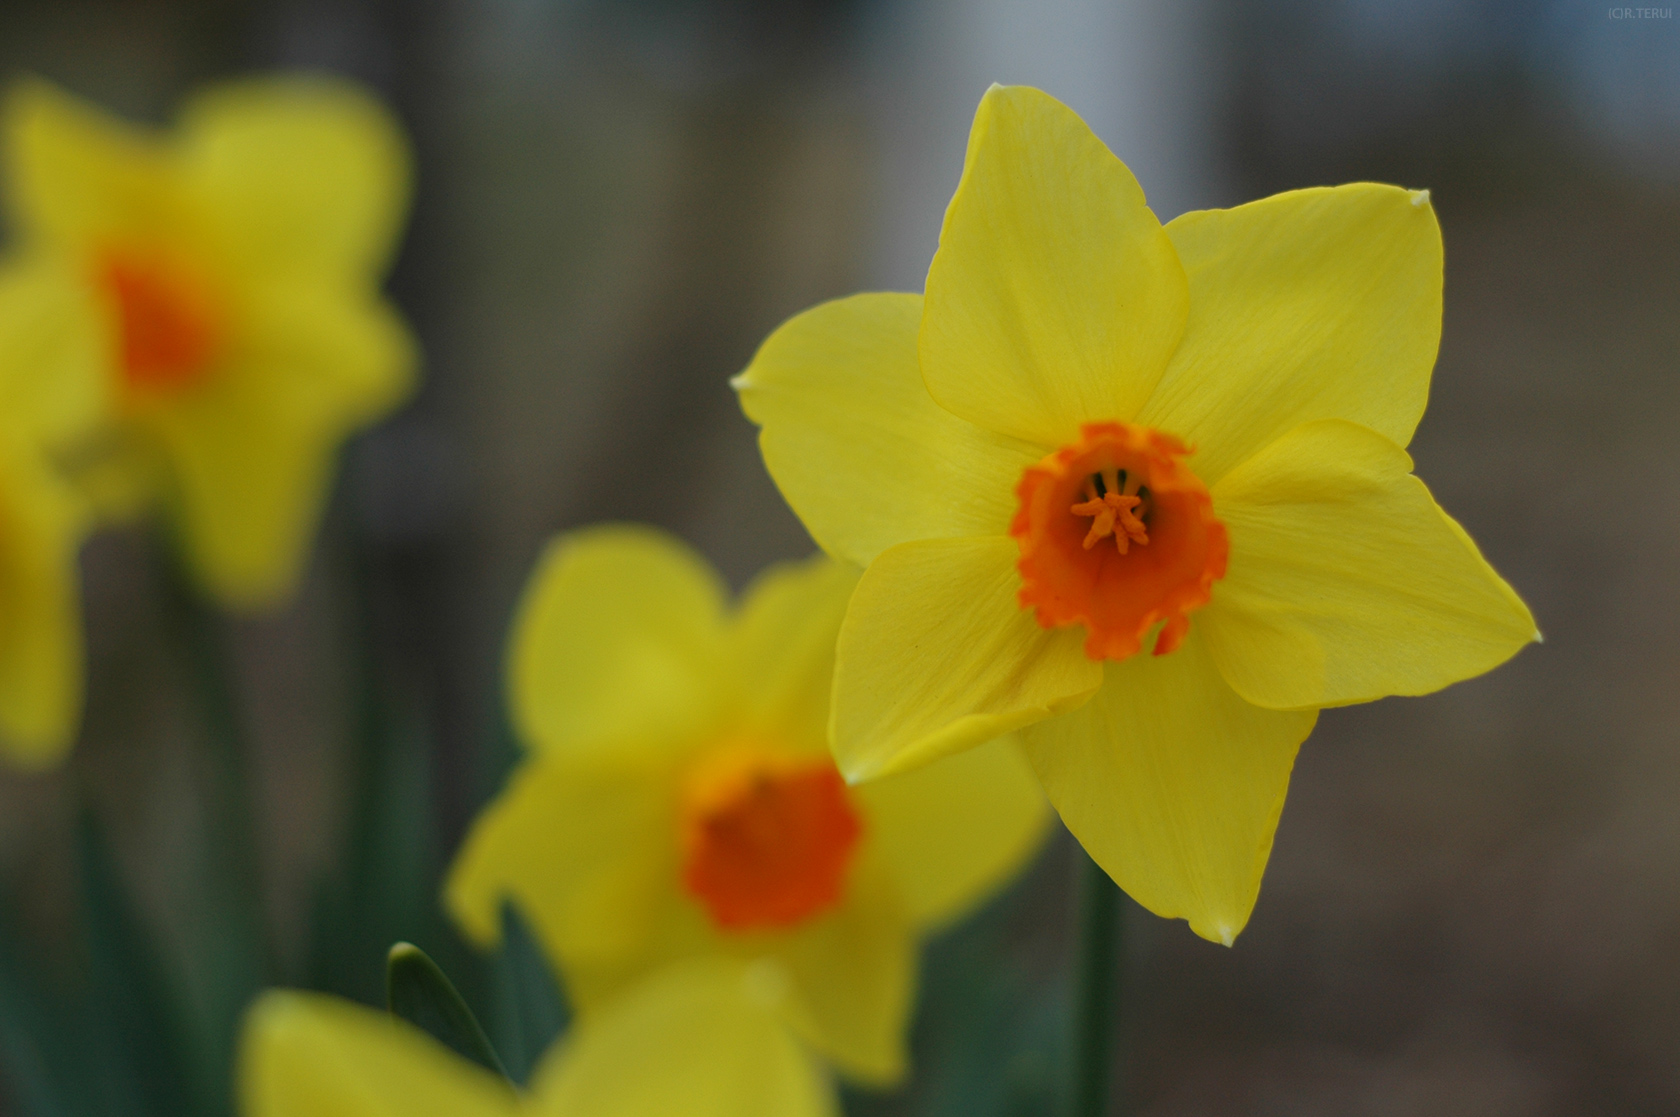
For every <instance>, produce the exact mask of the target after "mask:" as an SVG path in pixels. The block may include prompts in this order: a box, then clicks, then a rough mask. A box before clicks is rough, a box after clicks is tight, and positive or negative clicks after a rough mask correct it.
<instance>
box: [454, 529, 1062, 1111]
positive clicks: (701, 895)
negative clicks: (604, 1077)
mask: <svg viewBox="0 0 1680 1117" xmlns="http://www.w3.org/2000/svg"><path fill="white" fill-rule="evenodd" d="M856 581H857V573H856V571H855V570H854V569H853V568H851V567H849V566H847V565H846V564H844V563H839V562H834V561H832V560H829V559H818V560H815V561H811V562H807V563H804V564H797V565H790V566H783V567H778V568H774V569H772V570H771V571H769V572H767V573H766V574H764V575H762V576H761V577H760V578H759V579H758V580H757V581H756V582H755V583H754V585H753V586H752V587H751V588H750V589H749V590H748V592H747V593H746V595H745V596H744V598H743V599H742V601H741V602H740V604H739V605H738V606H736V607H734V608H731V607H730V606H729V604H728V601H727V597H726V595H725V592H724V589H723V587H722V586H721V585H720V583H719V581H718V577H717V575H716V574H715V573H713V572H712V571H711V570H710V569H709V568H708V567H707V566H706V565H705V564H704V563H703V562H701V561H700V560H699V559H698V558H696V557H695V556H694V555H693V554H692V553H691V552H689V551H688V550H687V549H686V548H684V547H682V546H681V545H679V544H678V543H676V542H675V541H673V540H671V539H669V538H668V537H666V536H663V535H661V534H659V533H657V532H654V531H652V530H650V529H644V528H634V527H603V528H597V529H592V530H588V531H584V532H579V533H576V534H573V535H569V536H564V537H562V538H561V539H560V540H559V541H557V542H556V543H555V544H554V545H553V547H552V548H551V549H550V551H549V552H548V554H547V556H546V557H545V558H544V559H543V560H542V563H541V565H540V567H539V569H538V570H537V572H536V574H535V575H534V577H533V579H532V582H531V585H530V588H529V589H528V591H527V593H526V597H525V600H524V603H523V604H522V605H521V607H520V611H519V617H518V620H517V622H516V627H515V631H514V636H513V641H512V651H511V663H510V673H511V691H512V696H511V697H512V707H513V712H514V716H515V722H516V727H517V730H518V732H519V736H520V738H521V739H522V741H523V742H524V744H525V745H526V748H527V749H528V752H529V758H528V759H527V760H526V762H525V763H524V764H523V765H522V766H521V767H520V768H519V770H518V771H517V772H516V773H515V774H514V776H513V778H512V779H511V781H510V783H509V785H508V787H507V788H506V790H504V791H503V792H502V794H501V796H500V797H499V798H498V799H497V800H496V801H495V802H494V803H492V804H491V806H490V807H489V808H488V809H487V810H486V812H485V813H484V815H483V816H482V817H481V818H480V819H479V820H478V822H477V823H476V825H475V826H474V828H473V830H472V832H471V834H470V835H469V837H468V839H467V842H466V844H465V846H464V847H463V849H462V851H461V853H460V854H459V856H458V858H457V860H456V863H455V865H454V866H453V868H452V870H451V872H450V875H449V878H448V881H447V884H446V891H445V900H446V903H447V906H448V908H449V910H450V911H451V912H452V913H453V915H454V917H455V919H456V920H457V922H458V923H459V924H460V925H461V926H462V927H463V928H464V929H465V931H466V933H467V934H468V935H469V936H470V937H471V938H472V939H474V940H476V941H477V942H479V943H482V944H486V945H488V944H490V943H493V942H494V941H495V939H496V937H497V935H498V933H499V926H500V923H499V914H500V911H501V906H502V904H503V903H504V902H505V901H506V900H509V899H511V900H512V901H513V902H515V903H516V904H517V905H518V906H519V908H520V909H521V910H522V911H523V913H524V914H525V915H526V916H527V917H528V918H529V919H530V920H531V922H532V925H533V926H534V928H535V930H536V932H537V935H538V937H539V939H540V940H541V941H542V942H543V943H544V945H545V947H546V948H547V950H548V952H549V954H550V956H551V957H552V958H553V959H554V961H555V962H556V963H557V967H558V969H559V970H560V972H561V973H562V975H563V978H564V982H565V985H566V988H567V991H568V993H569V994H570V996H571V997H572V999H573V1001H574V1003H575V1004H577V1005H578V1006H579V1007H580V1009H581V1011H582V1012H583V1014H584V1015H585V1017H587V1016H588V1015H589V1014H590V1013H592V1012H594V1011H596V1009H597V1007H598V1006H599V1005H601V1004H602V1003H604V1002H605V1001H607V1000H608V999H609V998H610V997H611V996H612V995H613V994H614V993H616V992H617V991H618V990H619V989H620V988H622V987H623V986H624V985H625V984H626V983H627V982H628V981H631V980H633V979H634V978H635V977H637V976H638V975H640V974H643V973H646V972H649V971H650V970H653V969H655V968H657V967H659V966H662V965H664V964H666V963H668V962H672V961H675V960H679V959H712V960H714V961H715V962H716V964H718V965H721V966H724V967H726V968H728V969H730V970H731V971H732V972H734V973H735V974H736V975H737V978H738V980H740V981H742V982H745V983H746V985H747V986H748V987H749V988H751V989H753V990H754V991H755V993H754V995H755V996H756V997H758V998H759V999H760V1000H761V1001H762V1002H763V1003H764V1004H766V1005H770V1006H773V1008H774V1010H775V1012H776V1014H777V1017H778V1019H780V1020H781V1021H783V1022H784V1024H785V1025H786V1027H787V1028H789V1029H791V1031H792V1033H793V1034H796V1035H798V1036H799V1037H801V1039H802V1040H803V1041H804V1042H805V1043H806V1044H808V1045H809V1046H810V1047H811V1048H812V1049H813V1050H814V1051H816V1052H817V1053H819V1054H820V1055H821V1056H823V1057H824V1058H825V1059H826V1060H827V1061H828V1062H830V1063H831V1064H833V1065H834V1066H835V1067H836V1068H837V1069H839V1070H840V1071H841V1072H843V1073H845V1074H847V1075H849V1076H851V1077H853V1078H855V1079H858V1080H861V1081H864V1082H868V1083H881V1084H885V1083H890V1082H893V1081H895V1080H896V1079H898V1078H899V1077H900V1076H901V1075H902V1074H903V1073H904V1069H905V1055H904V1033H905V1029H906V1024H907V1017H908V1013H909V1010H910V1007H911V999H912V994H913V989H914V981H915V969H916V949H917V942H918V938H919V936H920V935H922V934H923V933H924V932H926V931H927V930H928V929H930V928H932V927H936V926H938V925H940V924H943V923H946V922H948V921H949V920H951V919H953V918H955V917H956V916H958V915H960V914H961V913H962V912H964V911H965V910H967V909H969V908H970V907H972V906H973V905H974V904H976V903H977V902H979V901H980V900H981V899H983V898H984V897H985V896H987V895H988V894H989V893H991V892H992V891H994V890H995V889H996V888H997V887H999V886H1000V885H1001V884H1002V883H1003V882H1005V881H1006V880H1007V879H1008V878H1009V877H1010V876H1011V875H1012V874H1013V873H1014V872H1015V871H1016V870H1017V869H1018V868H1019V867H1020V866H1021V865H1022V864H1023V863H1024V861H1025V860H1026V859H1027V857H1028V856H1029V855H1030V854H1031V853H1032V852H1033V851H1034V850H1035V849H1036V848H1037V847H1038V845H1039V842H1040V840H1041V839H1042V836H1043V834H1044V832H1045V825H1046V822H1047V820H1048V817H1049V811H1048V808H1047V806H1046V804H1045V802H1044V797H1043V794H1042V793H1041V792H1040V791H1039V790H1038V788H1037V786H1036V785H1035V781H1034V778H1033V774H1032V771H1031V769H1030V768H1029V767H1028V766H1027V764H1026V761H1025V760H1024V759H1023V758H1022V757H1021V755H1020V753H1019V750H1018V748H1017V747H1016V745H1015V743H1014V742H1013V741H1010V740H1000V741H995V742H991V743H988V744H986V745H984V746H983V747H981V748H978V749H975V750H973V751H971V752H969V753H967V754H965V755H964V756H962V757H959V758H955V759H954V760H953V761H952V762H950V763H946V764H939V765H932V766H930V767H928V768H925V769H923V770H921V771H918V772H914V773H911V774H909V775H906V776H904V777H902V778H897V779H889V780H882V781H880V782H878V783H872V784H870V785H869V786H867V787H858V788H848V787H847V786H846V784H845V782H844V781H843V780H842V779H841V778H840V776H839V774H838V772H837V771H836V769H835V767H834V762H833V760H832V759H831V757H830V755H829V752H828V747H827V740H826V732H825V730H826V724H827V710H828V695H829V687H830V680H831V676H832V666H833V656H834V640H835V633H836V632H837V631H838V629H839V625H840V617H841V614H842V613H843V611H844V610H845V606H846V601H847V598H848V597H849V596H850V595H851V592H852V588H853V586H854V585H855V584H856ZM692 1027H693V1028H694V1029H695V1037H696V1041H697V1042H698V1040H699V1038H700V1037H701V1035H702V1031H703V1028H704V1024H703V1022H702V1021H701V1020H699V1019H698V1018H697V1019H696V1020H695V1021H694V1022H693V1024H692Z"/></svg>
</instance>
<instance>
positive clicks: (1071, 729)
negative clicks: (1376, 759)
mask: <svg viewBox="0 0 1680 1117" xmlns="http://www.w3.org/2000/svg"><path fill="white" fill-rule="evenodd" d="M1199 624H1200V616H1199V615H1198V619H1197V620H1196V621H1194V622H1192V624H1191V627H1190V635H1189V636H1188V637H1187V638H1186V639H1185V641H1184V643H1183V644H1182V645H1180V646H1179V648H1178V650H1177V651H1175V652H1173V653H1172V654H1171V655H1163V656H1151V655H1135V656H1133V657H1131V658H1130V659H1127V660H1123V661H1120V662H1118V663H1109V664H1108V665H1107V671H1106V675H1105V677H1104V679H1103V685H1102V689H1101V690H1099V691H1098V692H1097V695H1096V697H1095V698H1093V699H1091V701H1090V702H1088V703H1086V704H1085V705H1084V706H1081V707H1080V708H1079V709H1077V710H1075V711H1073V712H1072V713H1069V714H1064V715H1062V716H1061V717H1058V718H1053V719H1051V720H1049V721H1044V722H1040V723H1039V724H1038V725H1035V726H1032V727H1031V728H1029V729H1027V730H1026V731H1025V732H1024V734H1023V736H1024V738H1025V740H1026V743H1027V750H1026V751H1027V756H1028V759H1030V760H1031V761H1032V764H1033V767H1034V769H1036V770H1037V772H1038V777H1039V779H1040V780H1041V781H1043V783H1044V790H1045V792H1046V793H1047V794H1048V795H1049V796H1050V801H1051V802H1052V803H1053V804H1055V806H1056V809H1057V810H1058V811H1059V812H1061V816H1062V821H1063V822H1065V823H1066V824H1067V828H1068V829H1069V830H1071V831H1073V836H1074V837H1076V838H1078V839H1079V843H1080V844H1081V845H1083V846H1084V847H1085V849H1086V851H1087V852H1088V853H1090V855H1091V856H1092V858H1094V859H1095V860H1096V862H1097V864H1099V865H1101V866H1102V867H1103V869H1104V870H1105V871H1106V872H1107V873H1108V875H1109V876H1111V877H1113V878H1114V880H1115V882H1116V883H1117V884H1119V885H1120V887H1121V888H1123V889H1125V890H1126V892H1127V893H1128V894H1129V895H1130V896H1131V897H1132V898H1133V899H1135V900H1136V901H1137V902H1138V903H1140V904H1142V905H1143V906H1144V907H1146V908H1148V909H1149V910H1150V911H1152V912H1154V913H1155V914H1156V915H1159V916H1163V917H1165V918H1168V919H1186V920H1189V922H1190V929H1191V930H1193V931H1195V932H1196V933H1197V934H1198V935H1201V936H1202V937H1203V938H1205V939H1211V940H1212V941H1214V942H1222V943H1225V944H1226V945H1229V944H1230V943H1231V942H1233V941H1234V940H1235V939H1236V936H1237V934H1238V932H1240V931H1241V930H1242V929H1243V927H1244V926H1245V925H1246V924H1247V923H1248V916H1249V913H1250V912H1251V911H1252V910H1253V908H1254V901H1255V898H1256V897H1257V896H1258V895H1259V892H1260V877H1261V874H1262V873H1264V872H1265V869H1266V859H1267V858H1268V857H1269V856H1270V855H1271V851H1272V835H1273V833H1274V832H1275V831H1276V830H1277V823H1278V816H1279V814H1280V813H1281V812H1282V810H1283V798H1284V793H1285V792H1286V791H1287V790H1288V788H1289V771H1290V768H1291V766H1292V765H1293V764H1294V762H1295V751H1296V749H1297V748H1298V747H1299V746H1300V744H1301V742H1302V741H1304V740H1306V737H1307V734H1308V733H1310V732H1312V727H1313V722H1314V721H1316V720H1317V718H1318V712H1317V711H1316V710H1303V711H1276V710H1265V709H1261V708H1260V707H1259V706H1254V705H1251V704H1249V703H1248V702H1245V701H1244V700H1243V699H1242V698H1241V697H1240V696H1239V695H1238V694H1237V693H1236V692H1235V691H1233V690H1232V689H1231V688H1230V687H1229V686H1228V685H1226V683H1225V680H1224V679H1223V678H1222V677H1221V676H1220V674H1219V669H1218V668H1217V667H1215V666H1214V663H1213V658H1212V656H1211V655H1209V653H1208V650H1207V646H1206V642H1205V641H1204V640H1203V639H1201V637H1200V635H1199V633H1198V629H1197V625H1199Z"/></svg>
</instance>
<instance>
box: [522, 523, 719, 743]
mask: <svg viewBox="0 0 1680 1117" xmlns="http://www.w3.org/2000/svg"><path fill="white" fill-rule="evenodd" d="M723 610H724V588H723V585H722V583H721V582H720V581H719V580H718V576H717V574H716V573H715V572H714V571H713V570H712V569H711V567H710V566H708V565H707V564H706V563H705V561H704V560H702V559H701V558H700V557H699V556H698V555H696V554H695V553H694V552H693V551H691V550H689V549H688V548H687V547H686V546H684V545H683V544H682V543H680V542H678V541H677V540H676V539H674V538H672V537H671V536H669V535H666V534H664V533H663V532H659V531H655V530H653V529H652V528H644V527H633V526H629V525H612V526H606V527H596V528H589V529H587V530H584V531H579V532H573V533H571V534H569V535H563V536H561V537H560V538H559V539H557V540H555V541H554V542H553V543H551V544H550V545H549V548H548V551H547V553H546V554H545V555H544V556H543V558H542V560H541V562H539V563H538V565H537V570H536V573H534V574H533V575H532V576H531V581H530V583H529V584H528V585H527V587H526V590H525V598H524V600H523V601H522V602H521V603H520V606H519V612H518V616H517V618H516V619H515V621H514V630H513V638H512V642H511V650H510V653H509V672H510V674H511V677H512V683H511V687H512V695H511V699H512V705H513V714H514V722H515V725H516V727H517V729H518V731H519V735H520V738H521V740H522V741H523V742H524V744H525V746H526V747H527V748H531V749H536V750H541V751H546V752H551V753H555V754H557V755H561V754H564V755H574V756H580V755H585V754H591V753H593V754H597V755H602V756H605V755H609V754H610V753H612V752H615V751H620V750H623V749H626V748H644V749H654V750H656V751H669V750H671V749H675V748H680V747H682V746H684V745H688V744H692V743H693V742H694V740H695V738H696V737H697V736H698V735H699V734H702V733H704V732H705V731H706V730H707V729H709V728H710V727H711V726H712V725H713V724H714V723H715V721H716V718H717V716H718V711H719V709H720V707H721V706H723V705H724V704H725V703H726V698H727V696H726V695H725V694H724V693H722V692H723V691H724V689H725V688H726V687H727V686H728V685H730V680H728V679H727V677H726V675H725V673H724V672H723V671H722V670H721V664H722V663H723V661H724V660H725V659H726V657H727V643H726V639H725V633H724V621H723Z"/></svg>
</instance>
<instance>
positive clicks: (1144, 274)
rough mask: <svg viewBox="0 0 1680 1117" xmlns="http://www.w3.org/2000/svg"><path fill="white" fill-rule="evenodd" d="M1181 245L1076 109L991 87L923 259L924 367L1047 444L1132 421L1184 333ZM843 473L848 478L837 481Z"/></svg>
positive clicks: (1021, 433) (973, 408) (976, 412)
mask: <svg viewBox="0 0 1680 1117" xmlns="http://www.w3.org/2000/svg"><path fill="white" fill-rule="evenodd" d="M1188 300H1189V295H1188V289H1187V287H1186V284H1185V277H1184V269H1183V268H1182V267H1181V266H1180V265H1179V262H1178V256H1177V254H1176V253H1175V252H1174V250H1173V246H1172V242H1171V241H1170V240H1168V239H1167V234H1166V233H1165V232H1164V231H1163V230H1162V229H1161V224H1160V222H1159V221H1157V220H1156V219H1155V215H1154V213H1152V212H1150V210H1149V207H1148V205H1147V204H1146V203H1145V201H1144V197H1143V191H1142V189H1140V188H1139V186H1138V184H1137V180H1136V179H1135V178H1133V177H1132V172H1131V171H1129V170H1127V169H1126V165H1125V164H1124V163H1122V162H1120V160H1118V159H1116V158H1115V157H1114V154H1113V152H1111V151H1109V150H1108V148H1107V147H1105V146H1103V143H1102V141H1101V140H1099V139H1097V137H1096V136H1094V135H1093V134H1092V133H1091V130H1090V129H1089V128H1087V127H1086V126H1085V122H1084V121H1083V120H1081V119H1079V116H1078V115H1077V114H1076V113H1074V112H1073V110H1072V109H1070V108H1068V107H1067V106H1066V105H1064V104H1062V103H1061V102H1059V101H1057V100H1056V99H1055V98H1053V97H1051V96H1049V95H1048V94H1046V93H1042V92H1040V91H1038V90H1036V89H1031V88H1028V87H1025V86H1007V87H1005V86H997V85H994V86H992V88H991V89H989V90H987V92H986V96H985V97H984V98H983V99H982V100H981V102H980V108H979V111H977V112H976V113H975V115H974V127H973V130H972V131H971V132H970V133H969V139H968V155H967V158H966V159H965V160H964V162H963V172H962V179H961V181H960V182H959V183H958V184H957V192H956V194H955V195H954V196H953V197H952V198H951V204H950V207H949V208H948V209H947V210H946V211H945V225H944V228H943V229H942V230H941V231H940V234H939V251H938V252H936V253H935V254H934V257H933V264H932V266H931V267H930V268H929V269H928V279H927V304H926V307H925V309H924V312H923V317H922V332H921V346H920V351H921V364H922V375H923V376H924V377H925V378H926V380H927V386H928V391H929V392H930V393H931V394H932V396H933V398H934V399H935V400H937V401H938V402H939V403H940V404H941V405H943V406H944V407H946V408H948V409H949V410H951V411H952V412H955V413H956V414H957V415H960V416H962V417H963V418H964V419H967V420H968V421H969V422H972V423H976V424H978V425H980V426H982V427H985V428H986V429H987V430H993V431H997V432H999V433H1001V434H1007V435H1012V436H1014V437H1016V438H1021V439H1026V440H1027V441H1030V442H1035V443H1038V444H1040V445H1042V446H1045V447H1054V446H1057V445H1060V444H1061V443H1064V442H1068V441H1071V440H1072V439H1074V438H1075V437H1077V435H1078V433H1079V426H1080V424H1081V423H1087V422H1098V421H1102V420H1113V419H1122V420H1129V419H1131V418H1132V417H1133V416H1135V415H1136V414H1137V412H1138V409H1139V408H1141V407H1142V406H1143V404H1144V401H1145V400H1147V399H1148V398H1149V394H1150V392H1152V391H1153V390H1154V388H1155V384H1156V382H1157V381H1158V380H1159V379H1160V378H1161V373H1162V372H1163V370H1165V369H1166V367H1167V359H1168V358H1169V357H1170V356H1172V352H1173V348H1174V347H1175V346H1176V345H1177V344H1178V340H1179V337H1180V336H1181V335H1182V334H1183V332H1184V322H1185V315H1186V313H1187V309H1186V308H1187V304H1188ZM842 483H844V482H842Z"/></svg>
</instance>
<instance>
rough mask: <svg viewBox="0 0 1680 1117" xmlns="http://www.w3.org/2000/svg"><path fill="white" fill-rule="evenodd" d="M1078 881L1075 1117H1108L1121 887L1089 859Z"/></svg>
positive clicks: (1116, 1006)
mask: <svg viewBox="0 0 1680 1117" xmlns="http://www.w3.org/2000/svg"><path fill="white" fill-rule="evenodd" d="M1082 860H1083V861H1084V863H1085V864H1084V871H1083V872H1082V873H1081V874H1080V881H1079V959H1078V967H1079V968H1078V971H1077V973H1076V979H1077V985H1076V987H1075V993H1074V996H1075V997H1077V998H1078V1000H1077V1002H1076V1008H1075V1010H1076V1012H1077V1013H1078V1016H1077V1017H1076V1018H1075V1028H1076V1033H1075V1036H1074V1048H1073V1050H1074V1059H1075V1064H1074V1070H1073V1074H1074V1078H1073V1109H1072V1113H1073V1117H1107V1115H1108V1113H1109V1095H1110V1093H1111V1091H1112V1082H1111V1079H1112V1076H1113V1068H1114V1061H1115V1060H1114V1044H1115V1036H1116V1032H1117V1029H1116V1026H1115V1025H1116V1023H1117V1022H1118V1019H1119V1015H1120V1012H1119V1009H1120V889H1119V888H1117V887H1115V884H1114V882H1113V881H1112V880H1110V879H1109V877H1108V874H1107V873H1105V872H1104V871H1103V870H1102V868H1101V867H1100V866H1098V865H1097V863H1096V862H1095V861H1093V860H1091V858H1090V856H1089V855H1086V856H1085V857H1083V858H1082Z"/></svg>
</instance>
